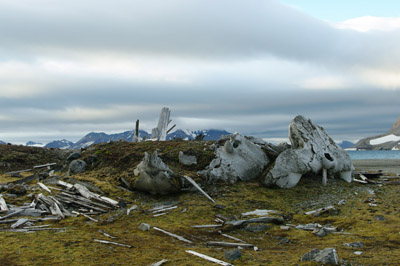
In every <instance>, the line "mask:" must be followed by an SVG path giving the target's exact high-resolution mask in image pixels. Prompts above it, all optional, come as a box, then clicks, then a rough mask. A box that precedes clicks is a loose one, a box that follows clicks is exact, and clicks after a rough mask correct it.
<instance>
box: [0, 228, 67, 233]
mask: <svg viewBox="0 0 400 266" xmlns="http://www.w3.org/2000/svg"><path fill="white" fill-rule="evenodd" d="M66 229H67V228H66V227H62V228H32V227H24V228H16V229H0V232H14V233H29V232H36V231H53V230H54V231H58V230H66Z"/></svg>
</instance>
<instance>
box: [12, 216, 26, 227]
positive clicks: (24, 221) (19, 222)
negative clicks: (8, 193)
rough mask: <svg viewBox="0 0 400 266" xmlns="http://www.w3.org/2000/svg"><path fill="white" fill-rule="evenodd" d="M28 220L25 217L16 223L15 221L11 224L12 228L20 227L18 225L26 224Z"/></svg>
mask: <svg viewBox="0 0 400 266" xmlns="http://www.w3.org/2000/svg"><path fill="white" fill-rule="evenodd" d="M27 222H29V220H28V219H25V218H21V219H18V220H17V221H16V222H15V223H13V224H12V225H11V228H12V229H15V228H18V227H20V226H22V225H24V224H25V223H27Z"/></svg>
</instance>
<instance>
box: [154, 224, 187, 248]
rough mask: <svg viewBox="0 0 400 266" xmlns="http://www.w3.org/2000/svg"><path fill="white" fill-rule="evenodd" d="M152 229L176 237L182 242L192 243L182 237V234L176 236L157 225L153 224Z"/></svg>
mask: <svg viewBox="0 0 400 266" xmlns="http://www.w3.org/2000/svg"><path fill="white" fill-rule="evenodd" d="M153 229H154V230H157V231H159V232H162V233H164V234H166V235H169V236H172V237H175V238H176V239H178V240H181V241H183V242H186V243H189V244H192V243H193V242H192V241H190V240H187V239H186V238H184V237H182V236H178V235H176V234H173V233H170V232H168V231H165V230H163V229H161V228H158V227H155V226H154V227H153Z"/></svg>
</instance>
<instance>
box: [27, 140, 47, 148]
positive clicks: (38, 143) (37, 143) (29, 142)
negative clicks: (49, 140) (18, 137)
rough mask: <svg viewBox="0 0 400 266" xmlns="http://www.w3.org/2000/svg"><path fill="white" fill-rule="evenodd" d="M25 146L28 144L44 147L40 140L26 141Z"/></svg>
mask: <svg viewBox="0 0 400 266" xmlns="http://www.w3.org/2000/svg"><path fill="white" fill-rule="evenodd" d="M25 146H30V147H44V144H43V143H40V142H35V141H28V142H27V143H26V144H25Z"/></svg>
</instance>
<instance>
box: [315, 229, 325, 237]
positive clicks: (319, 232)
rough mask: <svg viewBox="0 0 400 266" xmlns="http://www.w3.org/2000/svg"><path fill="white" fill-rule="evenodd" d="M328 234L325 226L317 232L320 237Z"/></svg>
mask: <svg viewBox="0 0 400 266" xmlns="http://www.w3.org/2000/svg"><path fill="white" fill-rule="evenodd" d="M327 234H328V231H326V230H325V228H321V229H319V230H318V232H316V233H315V235H316V236H319V237H324V236H326V235H327Z"/></svg>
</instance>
